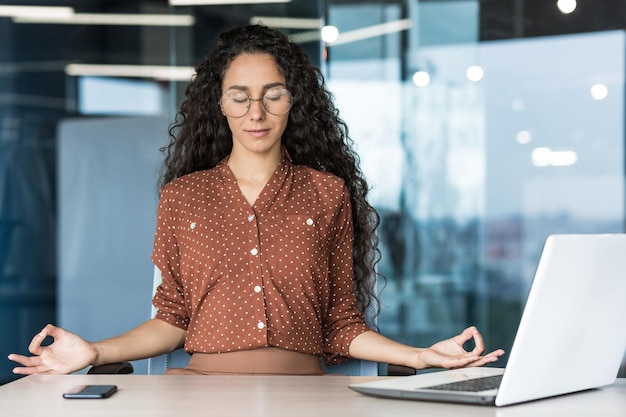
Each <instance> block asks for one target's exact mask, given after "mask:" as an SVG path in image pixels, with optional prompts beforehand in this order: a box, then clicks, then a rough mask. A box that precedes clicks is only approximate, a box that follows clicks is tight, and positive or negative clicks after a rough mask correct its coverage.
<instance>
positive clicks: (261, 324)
mask: <svg viewBox="0 0 626 417" xmlns="http://www.w3.org/2000/svg"><path fill="white" fill-rule="evenodd" d="M256 327H258V328H259V329H262V328H264V327H265V323H263V322H262V321H260V322H259V323H258V324H257V325H256Z"/></svg>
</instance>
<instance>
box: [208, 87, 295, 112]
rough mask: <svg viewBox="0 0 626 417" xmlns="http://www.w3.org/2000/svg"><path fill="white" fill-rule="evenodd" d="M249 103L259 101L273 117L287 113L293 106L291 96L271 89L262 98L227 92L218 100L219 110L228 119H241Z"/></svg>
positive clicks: (236, 91) (276, 89)
mask: <svg viewBox="0 0 626 417" xmlns="http://www.w3.org/2000/svg"><path fill="white" fill-rule="evenodd" d="M251 101H260V102H262V103H263V108H264V109H265V111H267V112H268V113H271V114H273V115H274V116H280V115H281V114H285V113H287V112H288V111H289V110H290V109H291V106H292V105H293V96H292V95H291V93H290V92H289V90H285V89H284V88H271V89H269V90H267V91H266V92H265V94H264V95H263V97H262V98H250V96H248V95H247V94H246V93H245V92H243V91H241V90H228V91H227V92H225V93H224V95H223V96H222V98H221V99H220V108H221V109H222V111H223V112H224V114H226V115H227V116H230V117H243V116H245V115H246V113H248V110H250V104H251V103H250V102H251Z"/></svg>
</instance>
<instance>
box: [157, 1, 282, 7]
mask: <svg viewBox="0 0 626 417" xmlns="http://www.w3.org/2000/svg"><path fill="white" fill-rule="evenodd" d="M169 2H170V6H213V5H218V4H220V5H227V4H259V3H291V0H169Z"/></svg>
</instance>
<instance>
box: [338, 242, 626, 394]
mask: <svg viewBox="0 0 626 417" xmlns="http://www.w3.org/2000/svg"><path fill="white" fill-rule="evenodd" d="M625 350H626V234H595V235H593V234H588V235H551V236H549V237H548V239H547V240H546V242H545V245H544V248H543V252H542V254H541V259H540V261H539V265H538V267H537V271H536V273H535V277H534V280H533V283H532V286H531V289H530V293H529V295H528V298H527V300H526V305H525V307H524V313H523V314H522V318H521V321H520V324H519V328H518V330H517V334H516V336H515V340H514V342H513V346H512V348H511V352H510V355H509V359H508V362H507V365H506V368H505V369H502V368H491V367H482V368H463V369H458V370H446V371H436V372H431V373H424V374H418V375H413V376H406V377H395V378H386V379H381V380H379V381H374V382H366V383H355V384H350V385H349V387H350V388H351V389H353V390H355V391H358V392H361V393H364V394H368V395H374V396H378V397H389V398H401V399H413V400H430V401H446V402H462V403H474V404H488V405H496V406H503V405H510V404H516V403H520V402H524V401H531V400H537V399H542V398H547V397H553V396H557V395H562V394H569V393H573V392H578V391H583V390H588V389H593V388H599V387H602V386H605V385H610V384H612V383H613V382H614V381H615V378H616V376H617V372H618V370H619V367H620V364H621V361H622V359H623V358H624V351H625ZM485 378H486V379H485ZM476 379H481V381H482V382H485V383H493V384H494V385H493V386H488V385H487V386H483V387H482V388H472V387H470V385H474V384H476V383H478V385H480V383H482V382H481V381H478V382H476V381H474V380H476ZM494 380H495V381H494ZM476 389H478V390H476Z"/></svg>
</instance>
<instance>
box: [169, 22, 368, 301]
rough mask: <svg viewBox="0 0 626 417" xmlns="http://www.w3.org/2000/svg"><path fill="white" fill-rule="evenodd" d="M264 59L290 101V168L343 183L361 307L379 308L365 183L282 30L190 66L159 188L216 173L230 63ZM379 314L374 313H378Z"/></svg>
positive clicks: (245, 39)
mask: <svg viewBox="0 0 626 417" xmlns="http://www.w3.org/2000/svg"><path fill="white" fill-rule="evenodd" d="M244 53H251V54H259V53H262V54H269V55H270V56H272V57H273V58H274V60H275V61H276V63H277V64H278V67H279V70H280V71H281V72H282V74H283V75H284V76H285V79H286V81H287V88H288V89H289V91H290V92H291V94H292V95H293V97H294V106H293V107H292V109H291V110H290V112H289V119H288V123H287V128H286V130H285V132H284V134H283V136H282V143H283V145H284V146H285V147H286V149H287V151H288V152H289V155H290V156H291V158H292V159H293V162H294V163H295V164H298V165H306V166H308V167H311V168H314V169H316V170H319V171H325V172H329V173H332V174H334V175H336V176H338V177H341V178H343V180H344V181H345V183H346V184H347V186H348V189H349V191H350V200H351V204H352V210H353V211H352V216H353V222H354V282H355V292H356V295H357V300H358V302H359V306H360V308H361V309H362V310H365V308H367V307H368V306H369V305H370V304H372V303H375V304H376V306H377V307H378V304H379V303H378V298H377V291H376V287H375V286H376V281H377V279H376V278H377V273H376V269H375V267H376V264H377V263H378V261H379V260H380V251H379V249H378V238H377V235H376V228H377V227H378V225H379V223H380V218H379V216H378V213H377V212H376V211H375V210H374V208H373V207H372V206H371V205H370V204H369V203H368V202H367V199H366V197H367V193H368V191H369V187H368V184H367V182H366V180H365V178H364V176H363V173H362V172H361V170H360V168H359V158H358V155H357V154H356V153H355V152H354V151H353V150H352V146H353V141H352V140H351V139H350V137H349V136H348V128H347V126H346V124H345V122H344V121H343V120H341V119H340V118H339V112H338V110H337V109H336V108H335V106H334V104H333V100H332V95H331V94H330V92H329V91H328V90H327V88H326V86H325V81H324V77H323V75H322V73H321V71H320V70H319V69H318V68H317V67H315V66H314V65H312V63H311V61H310V60H309V58H308V56H307V55H306V53H305V51H304V50H303V49H302V48H301V47H300V46H299V45H297V44H295V43H294V42H291V41H290V40H289V38H288V37H287V36H286V35H285V34H283V33H282V32H280V31H277V30H274V29H270V28H268V27H266V26H263V25H250V26H246V27H240V28H235V29H231V30H229V31H226V32H224V33H222V34H221V35H220V36H219V37H218V39H217V41H216V44H215V46H214V48H213V49H212V51H211V52H210V53H209V54H208V55H207V56H205V57H204V58H203V59H202V60H201V61H200V62H199V63H198V64H197V65H196V67H195V73H196V74H195V76H194V77H193V79H192V80H191V82H190V83H189V85H188V86H187V89H186V98H185V100H184V102H183V103H182V105H181V107H180V110H179V112H178V113H177V115H176V118H175V121H174V122H173V123H172V125H171V126H170V129H169V133H170V136H171V142H170V144H169V145H168V146H166V147H164V148H163V149H162V150H163V152H164V153H165V155H166V157H165V162H164V167H163V168H164V172H163V176H162V180H161V184H165V183H167V182H169V181H171V180H173V179H175V178H178V177H180V176H182V175H185V174H188V173H190V172H195V171H199V170H205V169H210V168H213V167H214V166H215V165H216V164H217V163H218V162H220V161H221V160H222V159H223V158H225V157H226V156H227V155H229V154H230V152H231V149H232V146H233V143H232V133H231V131H230V129H229V127H228V123H227V120H226V118H225V117H223V115H222V113H221V111H220V108H219V105H218V102H219V100H220V97H221V95H222V79H223V76H224V74H225V72H226V70H227V69H228V67H229V65H230V63H231V62H232V61H233V59H235V58H236V57H237V56H239V55H241V54H244ZM376 311H377V312H378V309H377V310H376Z"/></svg>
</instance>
